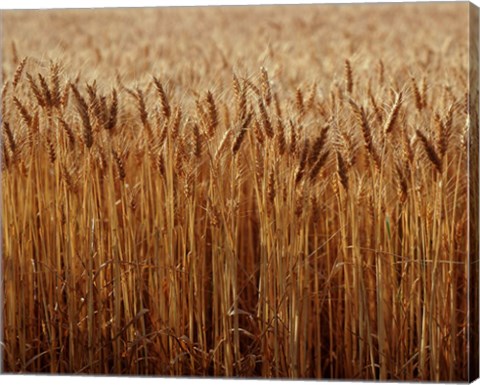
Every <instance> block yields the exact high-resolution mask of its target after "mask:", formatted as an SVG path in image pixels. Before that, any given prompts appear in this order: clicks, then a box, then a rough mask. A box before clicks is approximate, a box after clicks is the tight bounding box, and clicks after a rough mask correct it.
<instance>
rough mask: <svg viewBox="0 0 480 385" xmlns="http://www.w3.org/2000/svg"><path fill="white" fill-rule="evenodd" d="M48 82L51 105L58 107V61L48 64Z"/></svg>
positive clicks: (59, 95)
mask: <svg viewBox="0 0 480 385" xmlns="http://www.w3.org/2000/svg"><path fill="white" fill-rule="evenodd" d="M50 84H51V88H52V91H51V94H52V105H53V106H54V107H56V108H57V107H60V106H61V102H62V95H61V93H60V65H59V64H58V63H52V64H51V65H50Z"/></svg>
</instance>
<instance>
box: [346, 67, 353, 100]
mask: <svg viewBox="0 0 480 385" xmlns="http://www.w3.org/2000/svg"><path fill="white" fill-rule="evenodd" d="M345 90H346V91H347V92H348V93H349V94H351V93H352V91H353V74H352V66H351V64H350V60H348V59H346V60H345Z"/></svg>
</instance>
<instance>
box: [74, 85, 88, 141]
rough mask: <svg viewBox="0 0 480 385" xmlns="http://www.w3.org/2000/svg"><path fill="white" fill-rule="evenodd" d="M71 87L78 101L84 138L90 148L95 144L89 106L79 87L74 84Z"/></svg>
mask: <svg viewBox="0 0 480 385" xmlns="http://www.w3.org/2000/svg"><path fill="white" fill-rule="evenodd" d="M71 88H72V91H73V94H74V96H75V100H76V102H77V111H78V113H79V115H80V118H81V119H82V124H83V139H84V141H85V145H86V146H87V148H90V147H92V145H93V130H92V125H91V123H90V116H89V114H88V106H87V103H86V102H85V99H84V98H83V97H82V95H80V92H79V91H78V88H77V87H76V86H75V85H74V84H72V85H71Z"/></svg>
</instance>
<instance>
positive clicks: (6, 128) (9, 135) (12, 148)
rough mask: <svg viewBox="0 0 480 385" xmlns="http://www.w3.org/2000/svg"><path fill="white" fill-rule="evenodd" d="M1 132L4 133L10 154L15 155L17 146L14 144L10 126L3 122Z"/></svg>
mask: <svg viewBox="0 0 480 385" xmlns="http://www.w3.org/2000/svg"><path fill="white" fill-rule="evenodd" d="M3 131H5V134H6V135H7V139H8V144H9V146H10V151H11V152H12V154H15V150H16V148H17V144H16V142H15V137H14V136H13V132H12V130H11V129H10V124H9V123H8V122H7V121H4V122H3Z"/></svg>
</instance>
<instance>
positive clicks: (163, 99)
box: [153, 77, 171, 119]
mask: <svg viewBox="0 0 480 385" xmlns="http://www.w3.org/2000/svg"><path fill="white" fill-rule="evenodd" d="M153 82H154V83H155V88H156V89H157V91H158V95H159V96H160V105H161V107H162V114H163V116H164V117H165V119H168V118H169V117H170V114H171V108H170V104H169V102H168V98H167V94H166V93H165V90H164V88H163V86H162V83H161V82H160V80H158V79H157V78H156V77H154V78H153Z"/></svg>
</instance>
